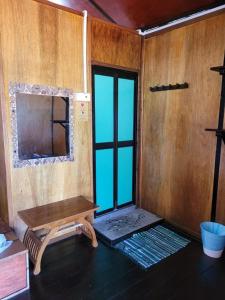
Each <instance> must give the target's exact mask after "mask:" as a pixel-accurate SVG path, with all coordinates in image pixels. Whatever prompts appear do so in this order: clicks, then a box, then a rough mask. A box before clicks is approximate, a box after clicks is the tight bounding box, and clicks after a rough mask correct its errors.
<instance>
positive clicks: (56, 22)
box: [0, 0, 92, 227]
mask: <svg viewBox="0 0 225 300" xmlns="http://www.w3.org/2000/svg"><path fill="white" fill-rule="evenodd" d="M0 7H1V10H0V28H1V49H2V56H3V73H4V94H5V99H6V107H7V111H6V113H7V119H6V124H7V133H8V134H9V138H8V141H7V142H8V145H9V147H10V151H9V153H7V156H8V157H9V158H10V174H11V179H10V183H11V186H12V188H11V195H12V206H13V212H12V215H11V216H10V217H11V225H13V223H14V225H15V226H16V227H17V223H16V222H17V221H16V215H17V211H18V210H21V209H25V208H30V207H34V206H37V205H41V204H46V203H50V202H54V201H58V200H62V199H66V198H70V197H74V196H78V195H80V194H82V195H84V196H86V197H87V198H89V199H92V155H91V149H92V142H91V141H92V136H91V118H90V117H89V118H88V119H87V120H85V121H83V120H79V118H76V120H75V124H74V131H75V132H74V134H75V161H74V162H65V163H56V164H48V165H42V166H37V167H32V168H31V167H30V168H21V169H14V168H13V167H12V143H11V125H10V112H9V95H8V84H9V82H10V81H19V82H25V83H36V84H43V85H50V86H57V87H65V88H71V89H73V90H74V91H76V92H80V91H82V89H83V86H82V84H83V83H82V22H83V18H82V17H81V16H78V15H75V14H71V13H69V12H65V11H61V10H58V9H56V8H53V7H50V6H47V5H43V4H40V3H37V2H35V1H31V0H22V1H20V0H7V1H5V0H0ZM74 106H75V107H74V109H75V111H76V112H77V110H78V108H79V107H78V104H77V103H76V104H74ZM78 115H79V113H78ZM89 115H90V114H89Z"/></svg>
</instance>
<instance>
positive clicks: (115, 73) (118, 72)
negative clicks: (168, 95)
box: [91, 64, 139, 216]
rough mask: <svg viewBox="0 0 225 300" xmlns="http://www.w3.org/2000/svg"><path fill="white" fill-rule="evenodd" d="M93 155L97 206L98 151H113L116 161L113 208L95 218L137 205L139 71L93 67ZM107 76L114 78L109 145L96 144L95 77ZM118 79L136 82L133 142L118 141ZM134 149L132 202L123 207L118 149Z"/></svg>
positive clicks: (94, 194)
mask: <svg viewBox="0 0 225 300" xmlns="http://www.w3.org/2000/svg"><path fill="white" fill-rule="evenodd" d="M91 73H92V155H93V196H94V203H95V204H96V155H95V153H96V150H99V149H113V153H114V160H113V164H114V165H113V173H114V177H113V179H114V182H113V208H110V209H107V210H104V211H102V212H98V213H97V212H95V216H100V215H102V214H106V213H108V212H111V211H113V210H116V209H119V208H122V207H125V206H129V205H131V204H136V194H137V191H136V175H137V172H136V167H137V157H136V155H137V131H138V130H137V124H138V116H137V113H138V75H139V73H138V71H136V72H135V71H128V70H123V69H116V68H112V67H106V66H101V65H96V64H93V65H92V72H91ZM96 74H98V75H103V76H104V75H105V76H112V77H113V78H114V104H113V105H114V107H113V110H114V113H113V115H114V133H113V135H114V139H113V142H108V143H98V145H96V143H95V86H94V83H95V81H94V76H95V75H96ZM118 78H124V79H133V80H134V116H133V117H134V123H133V130H134V132H133V140H132V141H122V142H118V141H117V136H118ZM129 146H132V147H133V178H132V201H130V202H127V203H125V204H122V205H117V202H118V201H117V191H118V172H117V171H118V170H117V169H118V148H122V147H129Z"/></svg>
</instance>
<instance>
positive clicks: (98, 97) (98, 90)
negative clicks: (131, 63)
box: [95, 75, 114, 143]
mask: <svg viewBox="0 0 225 300" xmlns="http://www.w3.org/2000/svg"><path fill="white" fill-rule="evenodd" d="M113 81H114V80H113V77H109V76H103V75H95V142H96V143H104V142H113V138H114V136H113V135H114V134H113V132H114V121H113V118H114V109H113V105H114V99H113V98H114V97H113V91H114V86H113V85H114V84H113Z"/></svg>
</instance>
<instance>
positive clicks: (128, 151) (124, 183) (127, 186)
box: [118, 147, 133, 205]
mask: <svg viewBox="0 0 225 300" xmlns="http://www.w3.org/2000/svg"><path fill="white" fill-rule="evenodd" d="M132 190H133V147H124V148H119V149H118V205H122V204H125V203H128V202H131V201H132V200H133V197H132Z"/></svg>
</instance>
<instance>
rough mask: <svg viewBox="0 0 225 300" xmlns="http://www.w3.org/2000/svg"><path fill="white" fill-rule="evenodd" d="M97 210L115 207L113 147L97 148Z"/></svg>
mask: <svg viewBox="0 0 225 300" xmlns="http://www.w3.org/2000/svg"><path fill="white" fill-rule="evenodd" d="M96 203H97V205H99V206H100V209H99V210H98V211H97V212H101V211H103V210H106V209H110V208H113V149H104V150H96Z"/></svg>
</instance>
